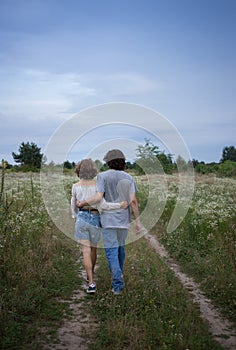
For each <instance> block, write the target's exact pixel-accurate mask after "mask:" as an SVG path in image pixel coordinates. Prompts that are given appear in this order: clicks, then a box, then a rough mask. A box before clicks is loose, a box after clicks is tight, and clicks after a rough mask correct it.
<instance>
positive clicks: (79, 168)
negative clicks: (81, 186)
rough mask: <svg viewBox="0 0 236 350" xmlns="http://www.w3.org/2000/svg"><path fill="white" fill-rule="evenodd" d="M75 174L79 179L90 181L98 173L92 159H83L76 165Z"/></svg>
mask: <svg viewBox="0 0 236 350" xmlns="http://www.w3.org/2000/svg"><path fill="white" fill-rule="evenodd" d="M75 172H76V174H77V175H78V177H79V178H80V179H85V180H91V179H93V178H94V177H95V176H96V175H97V173H98V171H97V168H96V165H95V163H94V162H93V161H92V159H83V160H81V162H79V163H78V164H77V165H76V168H75Z"/></svg>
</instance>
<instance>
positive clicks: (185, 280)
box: [145, 234, 236, 350]
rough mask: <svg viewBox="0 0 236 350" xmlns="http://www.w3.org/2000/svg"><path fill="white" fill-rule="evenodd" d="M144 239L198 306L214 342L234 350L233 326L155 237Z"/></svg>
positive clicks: (147, 236) (148, 236) (149, 236)
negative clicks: (181, 269)
mask: <svg viewBox="0 0 236 350" xmlns="http://www.w3.org/2000/svg"><path fill="white" fill-rule="evenodd" d="M145 238H146V239H147V240H148V241H149V242H150V244H151V246H152V247H153V248H154V249H155V251H156V252H157V253H158V254H159V255H160V256H161V257H162V258H163V259H164V261H165V262H166V264H167V266H168V267H169V268H170V269H171V270H172V271H174V273H175V275H176V276H177V277H178V278H179V280H180V282H181V283H182V285H183V286H184V288H186V289H187V290H188V291H189V293H190V294H191V295H192V297H193V301H194V302H196V303H198V304H199V306H200V312H201V316H202V318H203V319H205V320H207V321H208V323H209V326H210V331H211V333H212V334H213V336H214V338H215V340H216V341H217V342H218V343H219V344H220V345H221V346H223V347H224V348H225V349H229V350H235V349H236V330H235V329H234V327H233V324H232V323H231V322H229V321H228V320H226V319H225V318H223V317H222V316H221V315H220V314H219V312H218V311H217V310H216V309H215V308H214V306H213V305H212V304H211V301H210V300H209V299H207V298H206V297H205V296H204V294H203V293H202V292H201V290H200V287H199V284H197V283H196V282H194V281H193V279H191V278H190V277H188V276H187V275H186V274H184V273H183V272H181V271H180V267H179V265H177V264H176V263H175V262H174V260H173V259H172V258H171V257H170V256H169V254H168V252H167V251H166V249H165V248H164V246H163V245H161V244H160V243H159V242H158V241H157V240H156V238H155V237H153V236H152V235H150V234H146V235H145Z"/></svg>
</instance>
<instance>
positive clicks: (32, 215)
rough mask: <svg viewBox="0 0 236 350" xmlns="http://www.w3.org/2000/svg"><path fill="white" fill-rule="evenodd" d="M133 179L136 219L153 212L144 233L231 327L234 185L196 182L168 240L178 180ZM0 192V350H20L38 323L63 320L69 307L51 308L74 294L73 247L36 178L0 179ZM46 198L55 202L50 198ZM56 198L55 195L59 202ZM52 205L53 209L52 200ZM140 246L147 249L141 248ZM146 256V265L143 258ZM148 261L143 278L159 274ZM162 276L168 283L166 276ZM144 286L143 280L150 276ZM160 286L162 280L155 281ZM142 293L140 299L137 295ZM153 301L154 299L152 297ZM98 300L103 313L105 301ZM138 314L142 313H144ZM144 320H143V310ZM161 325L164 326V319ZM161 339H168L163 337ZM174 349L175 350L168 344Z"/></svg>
mask: <svg viewBox="0 0 236 350" xmlns="http://www.w3.org/2000/svg"><path fill="white" fill-rule="evenodd" d="M135 179H136V181H137V184H138V188H139V193H138V200H139V205H140V212H141V213H142V212H143V211H145V207H146V206H147V203H149V205H150V207H151V209H152V211H151V212H150V211H147V212H145V215H146V214H147V215H146V218H145V215H144V216H143V218H144V225H145V220H146V223H148V225H149V227H150V230H151V233H152V234H154V235H156V236H157V238H158V239H159V240H160V241H161V242H162V243H163V244H164V245H165V247H166V248H167V249H168V251H169V252H170V254H171V255H172V256H173V257H174V258H175V259H176V260H178V261H179V263H180V265H181V267H182V269H183V270H184V271H185V272H187V273H188V274H189V275H191V276H192V277H194V278H195V279H196V281H198V282H199V283H200V285H201V287H202V289H203V290H204V291H205V293H206V294H207V295H208V296H209V297H210V298H211V299H212V301H213V302H214V303H215V305H217V306H219V307H220V308H221V310H222V311H223V312H224V313H225V315H226V316H227V317H228V318H230V319H231V320H232V321H236V300H235V290H236V252H235V247H236V229H235V226H236V196H235V194H236V180H234V179H227V178H224V179H220V178H216V177H212V176H198V177H196V178H195V190H194V193H193V197H192V201H191V206H190V208H189V210H188V213H187V215H186V216H185V217H184V218H183V220H182V223H181V224H180V225H179V227H178V228H177V229H176V230H175V231H174V232H172V233H167V230H166V228H167V226H168V223H169V220H170V217H171V215H172V213H173V210H174V207H175V204H176V201H177V196H178V184H179V178H178V176H177V175H167V176H159V175H157V176H154V175H153V176H152V178H151V181H149V179H148V178H147V177H145V176H139V177H138V176H137V177H136V178H135ZM76 180H77V178H76V176H75V175H74V174H73V175H72V174H71V175H69V174H68V175H66V176H64V178H63V191H65V193H66V197H67V200H68V203H67V206H68V205H69V199H70V191H71V186H72V183H73V182H75V181H76ZM55 181H56V178H55ZM0 185H1V186H0V278H1V285H0V295H1V297H0V312H1V313H0V339H1V340H0V347H1V348H2V349H13V348H14V346H15V347H16V346H17V348H19V349H20V347H19V344H24V342H27V339H28V341H30V339H32V338H34V336H35V334H36V333H37V330H36V329H37V327H38V326H40V324H39V323H38V322H41V323H42V324H43V325H45V322H46V320H49V321H50V320H53V319H54V320H55V319H60V318H61V317H62V314H63V310H64V309H65V307H66V305H63V306H62V305H59V304H58V303H56V302H55V297H58V296H59V297H60V296H61V295H65V294H69V293H70V292H71V291H72V290H73V288H74V287H75V286H76V287H77V286H78V277H77V275H76V269H75V264H74V262H75V260H76V254H77V246H76V243H75V242H74V241H73V240H71V239H68V238H67V237H66V235H64V234H62V233H61V232H60V231H59V230H58V228H57V227H56V226H55V223H54V222H53V221H52V220H51V218H50V216H49V215H48V212H47V210H46V208H45V203H44V201H43V199H42V193H41V186H40V175H39V174H33V173H32V174H29V173H25V174H23V173H11V172H10V173H6V174H4V173H2V176H1V184H0ZM186 186H188V184H187V183H186ZM50 195H51V196H53V193H50ZM60 196H61V195H60V193H58V200H59V202H60V201H61V200H60ZM62 197H63V196H62ZM55 198H57V197H55ZM63 198H64V197H63ZM59 202H58V203H59ZM52 203H53V204H54V206H55V208H58V205H59V204H58V203H57V202H56V200H55V201H54V202H52ZM183 205H185V203H184V200H183ZM68 215H69V216H70V214H69V213H68ZM68 220H71V217H69V218H68ZM71 222H72V221H71ZM70 233H71V232H70ZM68 236H69V234H68ZM140 244H141V246H142V245H143V244H144V243H142V240H141V242H140ZM134 247H136V248H135V249H143V251H144V250H145V249H147V248H146V246H145V247H144V246H143V247H142V248H138V246H136V243H135V244H134ZM129 249H130V251H131V252H132V254H133V257H132V259H136V258H137V259H138V256H137V257H136V258H135V257H134V255H135V249H133V250H134V252H133V251H132V245H130V248H129ZM140 254H141V253H140ZM145 254H147V258H146V263H147V262H148V253H145ZM150 256H151V255H150ZM153 259H154V258H153V257H152V259H151V260H152V261H154V260H153ZM133 261H134V260H133ZM152 261H150V266H145V271H151V270H153V276H154V275H156V273H158V272H156V271H154V270H155V267H153V266H151V263H152ZM159 263H160V262H158V264H159ZM130 264H133V262H132V261H131V262H130ZM138 265H140V267H139V268H140V271H142V270H143V269H144V265H143V263H142V261H141V260H140V261H138V260H137V262H136V268H135V269H136V270H137V273H138V271H139V270H138V269H137V266H138ZM104 268H105V267H104ZM101 273H102V272H101ZM165 276H167V277H168V274H167V273H166V272H165ZM138 278H140V276H139V275H137V276H136V279H135V280H130V282H128V283H130V288H131V289H132V288H133V284H135V283H137V281H138ZM145 278H148V273H147V272H145ZM150 278H151V275H150ZM159 278H160V279H162V278H164V277H163V276H161V275H160V276H159ZM168 278H170V277H168ZM171 278H172V277H171ZM107 283H110V282H109V281H108V282H107ZM145 283H146V282H145ZM164 283H166V282H163V285H164ZM140 286H141V284H140ZM173 286H174V284H173ZM104 288H106V286H105V287H104ZM137 288H138V287H137ZM173 288H174V287H173ZM179 288H180V287H179ZM140 293H141V294H140ZM142 293H143V292H142V291H139V294H140V295H142ZM153 293H156V291H154V290H153ZM139 294H137V298H138V295H139ZM174 294H175V292H174V289H173V295H174ZM153 295H154V294H153ZM100 297H101V298H102V299H101V307H103V304H104V299H103V296H100ZM152 297H153V296H152ZM107 298H108V299H107V300H108V302H109V300H110V299H109V298H110V297H107ZM163 298H164V292H163ZM151 299H152V298H151ZM151 299H150V300H151ZM128 300H129V298H128V297H127V301H125V302H127V303H128ZM138 300H139V299H138ZM110 302H112V301H110ZM168 302H170V301H168ZM175 302H177V303H178V301H175ZM140 303H141V300H139V302H138V305H139V307H140ZM143 307H144V308H145V310H146V307H147V305H146V304H144V305H143ZM137 310H138V309H137ZM131 311H132V308H131ZM146 312H148V313H147V315H146ZM151 312H152V310H151V309H150V313H151ZM158 312H159V311H158ZM163 312H164V310H163ZM145 315H146V316H147V320H148V319H149V318H150V315H149V311H148V310H146V311H145ZM146 316H145V317H146ZM127 317H128V316H127ZM132 317H133V316H132ZM163 317H164V316H163ZM166 317H167V319H168V318H169V314H168V313H166ZM181 317H182V316H181ZM36 320H37V322H36ZM108 321H109V320H108ZM109 322H110V321H109ZM109 322H108V324H110V323H109ZM122 322H123V321H122ZM145 322H146V321H145ZM147 322H148V321H147ZM166 322H167V321H166ZM168 322H169V321H168ZM176 322H177V321H176ZM34 323H37V325H36V326H37V327H36V328H31V327H30V326H29V325H30V324H31V325H32V324H34ZM163 324H165V321H164V320H163ZM193 326H194V324H193ZM163 327H164V326H163ZM104 334H105V333H104ZM143 337H145V335H143ZM165 337H166V339H168V337H169V335H168V333H167V334H166V335H165ZM178 341H179V342H180V340H178ZM175 342H176V340H175ZM173 344H176V343H174V341H173ZM181 349H182V348H181Z"/></svg>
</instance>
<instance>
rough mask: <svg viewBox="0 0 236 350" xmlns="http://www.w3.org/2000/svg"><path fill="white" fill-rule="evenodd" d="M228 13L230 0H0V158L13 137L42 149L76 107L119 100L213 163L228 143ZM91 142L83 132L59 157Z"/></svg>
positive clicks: (232, 105) (235, 83)
mask: <svg viewBox="0 0 236 350" xmlns="http://www.w3.org/2000/svg"><path fill="white" fill-rule="evenodd" d="M235 18H236V1H235V0H119V1H118V0H99V1H95V0H93V1H92V0H86V1H84V0H0V123H1V124H0V157H1V159H2V158H4V159H6V160H7V161H8V162H10V163H11V164H13V163H14V161H13V158H12V155H11V154H12V152H15V153H17V152H18V149H19V146H20V144H21V143H22V142H34V143H36V144H37V145H38V146H39V147H41V149H42V151H43V150H44V149H45V147H46V145H47V143H48V141H49V139H50V137H51V136H52V134H53V133H54V132H55V130H56V129H57V128H58V127H61V126H62V125H63V123H65V122H66V121H68V120H69V119H70V118H72V117H73V116H74V115H76V114H77V113H78V112H80V111H81V110H83V109H86V108H90V107H92V106H94V105H99V104H103V103H110V102H128V103H134V104H138V105H142V106H146V107H147V108H151V109H153V110H155V111H157V112H159V113H160V114H161V115H162V116H164V117H165V118H166V119H168V120H169V121H170V123H172V124H173V125H174V126H175V127H176V128H177V130H178V131H179V133H180V135H181V136H182V137H183V139H184V141H185V143H186V145H187V147H188V149H189V152H190V154H191V157H192V158H194V159H198V160H203V161H205V162H211V161H216V162H218V161H219V160H220V157H221V154H222V149H223V147H224V146H230V145H234V146H236V94H235V92H236V47H235V34H236V20H235ZM95 119H96V118H95ZM95 119H94V124H93V122H92V124H93V125H94V126H96V123H97V121H96V120H95ZM127 119H128V118H127ZM111 120H112V121H113V122H114V121H115V120H113V119H112V116H111ZM127 122H128V120H127ZM152 127H153V126H152V125H151V124H150V125H149V124H148V120H147V130H149V131H150V133H151V132H152ZM114 128H115V126H114ZM128 131H129V130H128ZM97 132H98V133H99V137H98V134H97V137H98V139H99V145H100V144H101V142H102V141H101V140H103V137H104V139H106V137H107V130H104V129H103V128H98V130H97ZM121 133H123V131H122V130H121ZM111 134H112V132H111ZM124 134H125V137H126V138H129V136H127V131H126V132H125V131H124ZM135 134H137V130H136V131H135ZM120 136H121V137H122V135H120ZM116 137H117V135H116ZM145 137H147V134H145V133H144V132H143V130H139V133H138V135H136V139H135V140H136V142H137V144H138V143H139V142H140V143H141V144H142V143H144V138H145ZM150 138H151V137H150ZM111 145H112V146H115V145H116V143H115V142H114V143H111ZM85 146H86V147H85ZM119 146H120V144H119ZM94 147H95V145H94V134H93V133H91V134H88V135H87V138H86V137H85V138H84V142H83V147H81V149H80V150H79V147H78V149H76V152H77V153H73V156H72V154H71V155H68V158H70V161H72V160H74V161H78V160H79V159H80V158H83V157H84V156H86V155H87V154H88V152H90V151H91V149H94ZM99 147H100V146H99ZM102 156H103V154H102V155H101V157H102ZM72 158H73V159H72ZM74 158H76V159H74Z"/></svg>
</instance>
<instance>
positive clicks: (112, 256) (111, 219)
mask: <svg viewBox="0 0 236 350" xmlns="http://www.w3.org/2000/svg"><path fill="white" fill-rule="evenodd" d="M104 161H105V162H106V164H107V165H108V167H109V170H107V171H104V172H102V173H100V174H99V175H98V177H97V185H96V187H97V193H96V195H95V196H94V197H92V198H90V199H87V200H86V202H85V201H83V202H80V203H79V206H80V207H82V206H84V205H86V204H87V203H89V204H90V205H92V204H95V203H97V202H99V201H100V200H101V199H102V198H103V196H104V198H105V200H106V201H108V202H114V203H117V202H121V201H127V202H128V203H130V206H131V207H132V209H133V213H134V216H135V220H136V231H137V232H139V231H140V221H139V210H138V202H137V199H136V195H135V193H136V192H137V187H136V184H135V182H134V179H133V177H132V176H131V175H129V174H128V173H126V172H125V171H124V169H125V156H124V154H123V153H122V152H121V151H120V150H118V149H113V150H110V151H109V152H107V154H106V155H105V157H104ZM130 206H129V207H128V208H127V209H118V210H115V211H107V210H104V211H103V212H102V213H101V225H102V237H103V242H104V248H105V253H106V257H107V260H108V265H109V269H110V272H111V276H112V287H113V289H112V292H113V293H114V294H121V293H122V290H123V289H124V285H125V284H124V281H123V266H124V261H125V247H124V246H125V240H126V238H127V235H128V229H129V225H130V221H131V213H130Z"/></svg>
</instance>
